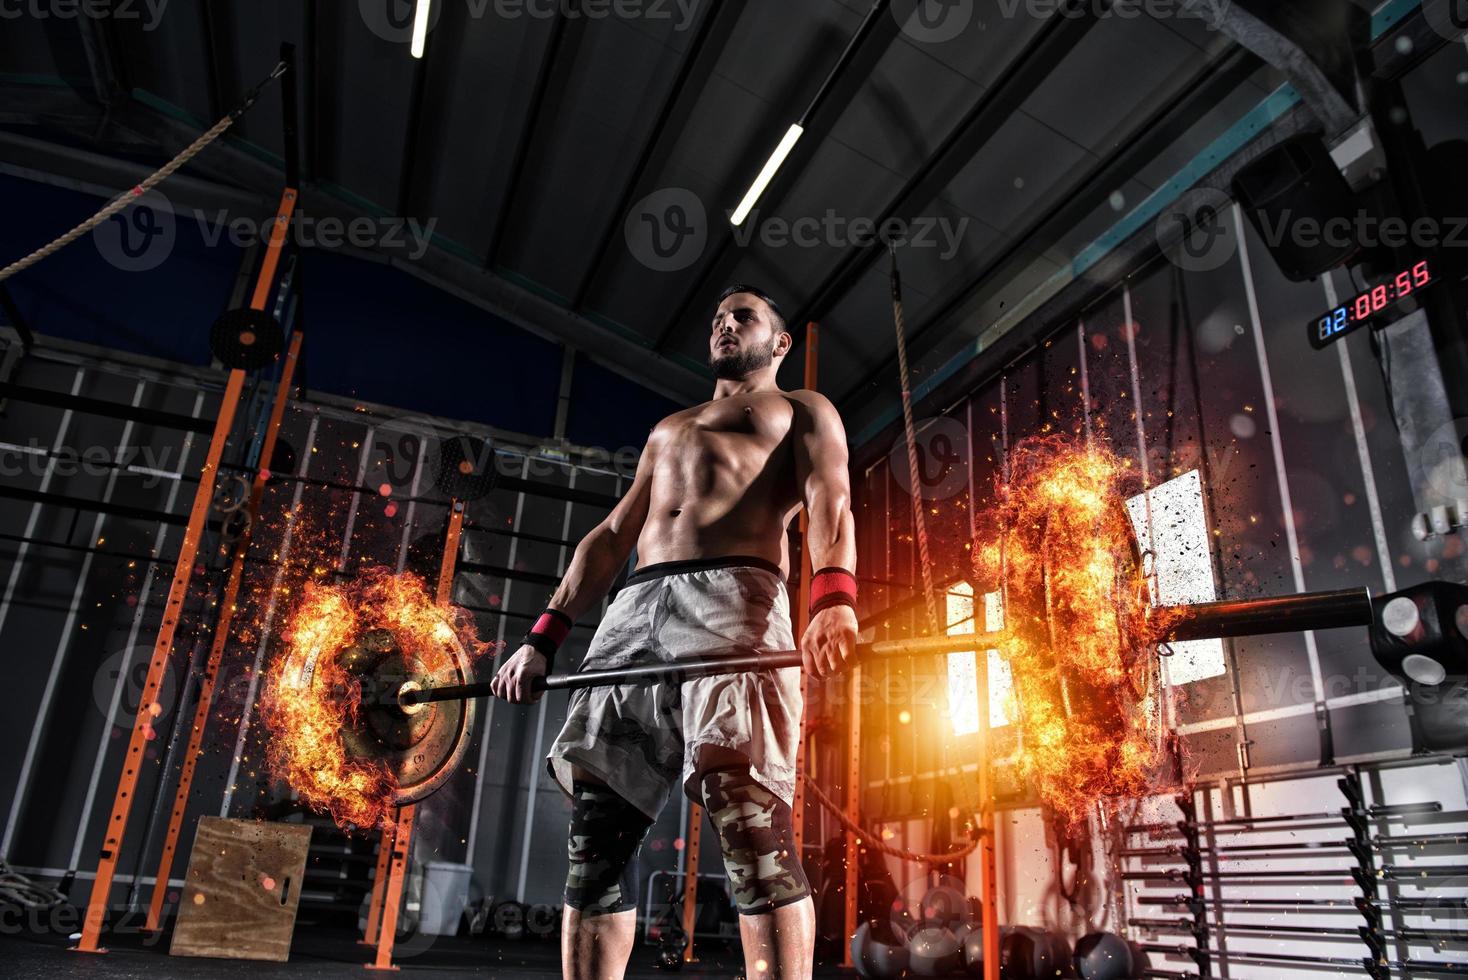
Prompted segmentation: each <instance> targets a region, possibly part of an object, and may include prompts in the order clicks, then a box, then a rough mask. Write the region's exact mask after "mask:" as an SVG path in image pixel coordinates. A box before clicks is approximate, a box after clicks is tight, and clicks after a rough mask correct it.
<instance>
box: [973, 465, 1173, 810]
mask: <svg viewBox="0 0 1468 980" xmlns="http://www.w3.org/2000/svg"><path fill="white" fill-rule="evenodd" d="M1128 476H1130V474H1129V472H1128V469H1127V466H1126V464H1125V462H1124V461H1123V460H1121V459H1120V458H1118V457H1116V456H1114V455H1112V454H1111V453H1110V452H1108V451H1106V450H1103V449H1100V448H1096V447H1088V446H1078V445H1076V444H1074V443H1073V442H1071V441H1069V440H1067V439H1064V438H1061V437H1057V436H1043V437H1036V438H1033V439H1028V440H1025V441H1024V442H1022V443H1020V444H1019V445H1018V446H1016V447H1015V449H1014V451H1013V454H1012V456H1011V476H1010V480H1009V483H1008V485H1007V486H1001V487H1000V492H999V508H998V513H997V515H996V516H997V529H998V534H997V535H996V536H995V538H994V539H993V540H991V541H988V542H982V543H980V544H979V545H978V546H977V547H976V550H975V566H976V569H977V571H978V572H979V574H980V578H981V579H984V578H988V579H989V580H990V581H998V582H1000V583H1002V586H1001V587H1002V590H1003V593H1004V608H1005V625H1006V632H1007V636H1006V640H1005V642H1004V643H1003V644H1002V645H1001V647H1000V653H1001V654H1002V655H1003V656H1004V657H1005V658H1006V660H1007V661H1008V662H1009V666H1010V670H1011V671H1012V673H1013V678H1014V687H1013V701H1014V703H1013V705H1012V709H1013V713H1014V714H1015V715H1017V716H1018V717H1019V718H1020V719H1021V723H1022V735H1023V738H1022V744H1021V748H1020V750H1019V763H1020V765H1021V767H1022V770H1023V772H1024V774H1025V776H1026V779H1027V780H1028V781H1031V782H1033V783H1034V785H1036V786H1037V787H1038V789H1039V793H1040V796H1041V798H1042V799H1043V800H1044V801H1045V802H1046V803H1047V804H1049V805H1050V806H1051V807H1053V808H1054V809H1055V810H1056V811H1057V812H1058V813H1059V814H1061V815H1062V816H1065V817H1066V818H1068V819H1075V818H1077V817H1080V816H1081V815H1082V814H1083V813H1084V811H1085V809H1086V808H1087V807H1088V806H1090V805H1092V804H1093V803H1095V802H1096V801H1097V800H1100V799H1102V798H1103V797H1112V796H1136V795H1141V794H1143V793H1144V792H1146V790H1147V786H1148V783H1149V777H1150V775H1151V773H1152V772H1153V770H1154V767H1155V763H1156V761H1157V754H1158V753H1157V746H1158V744H1159V740H1158V735H1159V731H1158V721H1157V719H1156V718H1155V704H1154V703H1151V702H1153V701H1154V700H1155V693H1156V692H1155V687H1154V684H1153V681H1152V677H1153V672H1154V671H1155V664H1156V659H1155V658H1156V651H1155V649H1154V647H1153V645H1152V643H1151V641H1150V639H1149V636H1150V633H1149V629H1148V623H1147V609H1148V602H1147V598H1146V590H1145V587H1144V586H1145V584H1144V582H1143V580H1142V578H1141V574H1140V559H1139V556H1138V552H1137V546H1136V543H1135V540H1134V537H1133V532H1132V527H1131V524H1130V521H1129V518H1128V516H1127V512H1126V509H1125V506H1124V503H1125V501H1124V496H1123V492H1122V487H1123V484H1124V482H1125V480H1126V478H1127V477H1128ZM985 573H987V575H986V574H985Z"/></svg>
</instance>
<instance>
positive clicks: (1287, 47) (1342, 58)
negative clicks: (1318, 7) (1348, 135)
mask: <svg viewBox="0 0 1468 980" xmlns="http://www.w3.org/2000/svg"><path fill="white" fill-rule="evenodd" d="M1182 3H1183V6H1184V7H1186V8H1188V9H1189V10H1193V11H1194V12H1197V13H1200V14H1201V15H1202V16H1208V15H1210V13H1213V11H1212V9H1211V8H1212V7H1213V6H1216V4H1214V3H1211V2H1210V0H1182ZM1254 6H1255V7H1257V9H1258V13H1257V14H1256V13H1253V12H1250V11H1249V10H1247V9H1245V7H1244V4H1243V2H1239V3H1230V4H1225V5H1224V7H1223V9H1222V10H1221V11H1219V12H1217V13H1213V15H1214V16H1216V17H1218V29H1219V30H1221V31H1223V33H1225V34H1226V35H1228V36H1229V37H1231V38H1233V39H1234V41H1236V42H1238V43H1239V44H1240V45H1242V46H1244V47H1246V48H1248V49H1249V50H1250V51H1253V52H1254V53H1255V54H1257V55H1258V56H1259V57H1260V58H1262V59H1264V60H1265V61H1267V62H1268V63H1269V64H1271V65H1273V66H1274V67H1275V68H1277V69H1279V70H1280V71H1281V72H1283V73H1284V75H1285V77H1286V78H1288V79H1289V80H1290V84H1291V85H1293V86H1294V87H1295V90H1296V91H1297V92H1299V93H1300V96H1301V98H1303V99H1304V100H1305V104H1306V105H1307V106H1309V107H1310V111H1311V112H1312V113H1314V114H1315V116H1316V118H1318V119H1319V120H1320V122H1321V123H1322V125H1324V126H1325V135H1326V137H1327V138H1330V137H1333V136H1335V135H1337V134H1338V133H1342V132H1344V131H1345V130H1346V129H1348V128H1350V127H1351V126H1352V125H1353V124H1354V123H1355V122H1356V120H1357V119H1358V118H1360V116H1361V109H1360V108H1358V107H1356V106H1353V105H1351V104H1350V103H1348V102H1347V98H1346V95H1345V94H1343V93H1342V91H1341V89H1340V88H1338V87H1337V83H1336V82H1335V81H1332V79H1331V77H1330V76H1329V75H1327V74H1326V71H1325V70H1324V69H1323V68H1322V67H1321V65H1320V64H1319V63H1318V62H1317V61H1316V60H1315V57H1313V56H1312V52H1309V51H1306V50H1305V48H1304V47H1302V45H1301V43H1300V40H1299V39H1298V38H1299V37H1300V35H1301V27H1302V26H1304V25H1308V24H1309V23H1310V21H1311V20H1329V19H1330V18H1328V17H1321V16H1317V17H1315V18H1310V19H1307V20H1305V21H1301V20H1300V19H1298V18H1297V17H1295V18H1292V17H1291V16H1290V13H1289V8H1290V7H1291V5H1290V4H1278V3H1255V4H1254ZM1329 6H1330V7H1332V8H1335V9H1336V10H1339V11H1341V12H1342V13H1346V14H1350V15H1351V16H1349V17H1347V18H1343V20H1342V23H1343V25H1344V26H1345V27H1346V29H1345V30H1342V31H1339V32H1334V33H1331V34H1327V33H1325V32H1316V31H1314V29H1313V27H1312V28H1311V33H1310V41H1311V42H1312V47H1313V48H1314V49H1315V51H1314V54H1318V55H1320V56H1321V57H1329V58H1330V60H1331V61H1333V62H1335V63H1336V64H1335V66H1334V67H1336V69H1337V70H1336V72H1335V74H1336V76H1337V78H1338V79H1339V80H1340V81H1342V82H1349V83H1350V86H1349V87H1354V83H1355V81H1356V73H1355V71H1354V70H1353V56H1352V54H1351V51H1352V43H1353V40H1359V41H1361V42H1362V43H1365V42H1367V41H1369V35H1370V27H1371V16H1370V14H1368V13H1367V12H1366V11H1364V10H1361V9H1359V8H1356V7H1354V6H1352V5H1351V4H1349V3H1339V2H1336V0H1330V2H1329ZM1322 12H1323V8H1322ZM1362 32H1364V34H1365V36H1359V35H1361V34H1362ZM1353 33H1354V34H1357V35H1358V37H1357V38H1355V39H1353V38H1352V37H1351V35H1352V34H1353ZM1342 66H1343V67H1344V71H1342V70H1341V68H1342ZM1354 94H1355V93H1354V92H1352V93H1351V95H1352V97H1353V101H1354Z"/></svg>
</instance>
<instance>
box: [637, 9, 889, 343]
mask: <svg viewBox="0 0 1468 980" xmlns="http://www.w3.org/2000/svg"><path fill="white" fill-rule="evenodd" d="M888 6H889V4H888V3H887V2H886V0H877V2H875V3H873V4H872V6H871V8H870V10H869V11H868V12H867V15H866V17H865V19H864V20H863V21H862V22H861V25H860V26H859V27H858V28H857V32H856V34H855V35H853V36H852V38H851V40H850V41H849V42H848V44H847V46H846V49H845V50H844V51H843V52H842V54H841V57H840V58H839V59H838V60H837V62H836V64H835V66H834V67H833V69H832V71H831V72H830V73H828V74H827V76H826V78H825V80H824V81H823V82H822V83H821V87H820V89H819V91H818V92H817V94H816V97H815V99H813V100H812V102H811V105H810V107H809V108H807V109H806V116H805V118H804V119H803V120H802V121H803V123H804V130H805V131H804V134H803V135H802V136H801V138H800V142H798V143H796V144H795V147H794V149H792V150H791V151H790V155H789V156H788V157H786V159H785V162H784V165H783V166H781V167H780V170H779V172H778V173H776V174H775V177H774V179H773V180H772V181H770V184H769V186H768V187H766V188H765V192H764V194H762V195H761V196H760V200H759V202H758V203H759V209H760V210H765V211H773V210H775V209H776V208H778V207H779V206H780V202H781V201H782V200H783V199H784V197H785V195H786V194H788V193H789V192H790V189H791V188H792V187H794V186H795V183H796V181H797V180H799V178H800V175H801V174H802V173H803V172H804V171H805V169H806V168H807V167H808V166H809V165H810V161H811V159H812V158H813V157H814V155H815V153H816V151H817V150H819V149H820V146H821V144H822V143H824V142H825V141H826V137H827V136H829V135H830V133H831V129H832V128H833V127H834V126H835V124H836V120H837V119H839V118H840V116H841V113H842V112H844V111H845V110H846V107H847V106H848V105H850V104H851V102H852V100H853V99H855V97H856V95H857V93H858V91H860V89H861V88H862V86H864V85H866V84H867V82H868V81H870V79H871V75H872V72H873V71H874V70H875V69H876V66H877V64H878V63H879V62H880V61H881V60H882V56H883V55H885V54H886V53H887V50H888V49H889V48H890V47H891V46H892V43H893V41H895V40H896V39H897V36H898V34H899V33H901V25H900V24H899V22H898V17H897V16H895V15H892V14H891V13H890V12H889V10H888ZM792 121H793V120H786V121H778V120H777V122H779V131H778V132H777V133H775V134H774V135H775V137H776V139H778V138H779V137H780V136H783V135H784V133H785V130H786V129H787V128H788V126H789V123H790V122H792ZM774 146H775V143H774V141H771V142H770V143H769V145H768V146H766V147H760V148H758V149H757V150H756V152H757V153H758V158H757V159H756V160H754V161H753V164H754V165H753V166H751V167H750V168H749V173H748V174H747V175H746V179H745V180H744V183H743V185H741V187H740V188H739V192H742V191H743V189H744V188H747V187H748V186H749V184H750V183H751V178H752V177H753V175H754V174H755V173H758V171H759V168H760V167H761V166H763V164H764V162H765V160H766V158H767V154H768V152H769V150H770V149H773V148H774ZM719 224H720V226H721V227H720V231H719V233H718V235H717V237H718V244H716V245H715V246H714V247H713V248H712V249H711V250H710V254H709V256H708V258H706V259H704V261H703V262H702V264H701V265H700V267H699V270H698V272H697V273H696V274H695V275H694V276H693V279H692V284H691V285H690V287H689V289H688V291H687V292H686V293H685V294H684V296H683V300H682V302H680V303H679V304H678V306H677V308H676V309H675V310H674V311H673V314H672V316H670V317H669V318H668V319H667V321H666V322H664V324H663V326H662V328H661V329H660V330H659V331H658V336H657V340H656V341H655V342H654V344H653V350H655V351H661V350H663V349H664V348H665V347H666V346H667V344H668V340H669V339H670V338H671V337H672V336H673V333H674V331H676V330H677V329H678V328H679V326H680V325H682V324H684V323H685V319H684V318H685V317H686V316H688V314H689V311H690V310H691V309H692V308H693V306H694V305H695V304H696V303H701V302H704V301H706V300H707V298H708V288H709V287H708V285H707V284H708V282H709V280H710V279H719V280H722V279H724V278H726V277H727V276H729V275H730V274H731V272H732V270H733V268H734V267H735V266H736V265H737V264H738V261H739V255H738V254H737V253H736V254H734V255H732V256H731V255H730V247H731V246H732V245H733V243H734V226H733V225H731V224H729V222H728V221H722V222H720V223H719ZM711 237H713V235H712V234H711ZM791 322H792V323H797V322H800V321H795V320H792V321H791Z"/></svg>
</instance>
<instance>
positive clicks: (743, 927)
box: [739, 898, 816, 980]
mask: <svg viewBox="0 0 1468 980" xmlns="http://www.w3.org/2000/svg"><path fill="white" fill-rule="evenodd" d="M739 939H740V941H741V942H742V943H743V944H744V975H745V976H746V977H748V978H749V980H810V975H811V963H812V961H813V960H814V958H815V942H816V910H815V903H814V902H812V901H811V900H810V899H809V898H804V899H801V900H800V901H798V902H791V903H790V904H789V905H782V906H780V907H779V908H777V909H775V910H774V911H773V912H766V913H764V914H763V915H741V916H740V917H739Z"/></svg>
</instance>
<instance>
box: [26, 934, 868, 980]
mask: <svg viewBox="0 0 1468 980" xmlns="http://www.w3.org/2000/svg"><path fill="white" fill-rule="evenodd" d="M357 938H358V937H357V935H356V934H355V933H352V932H348V931H346V930H341V929H322V928H315V929H297V930H296V934H295V941H294V942H293V943H292V945H291V958H290V960H289V962H286V963H262V962H259V961H252V960H223V959H198V958H192V957H182V956H168V955H167V949H168V935H167V934H165V935H164V936H163V938H162V940H161V941H159V940H155V941H153V942H152V943H150V944H147V945H144V944H143V943H142V942H141V941H137V940H136V937H120V938H118V939H115V940H113V939H110V940H109V946H108V950H109V951H108V952H107V954H106V955H102V956H91V955H84V954H81V953H73V952H71V951H70V949H69V947H70V946H71V945H72V943H71V941H70V940H68V939H67V938H66V937H64V936H54V935H52V936H40V935H34V934H24V933H21V934H17V933H14V932H13V931H11V930H7V931H5V932H4V933H3V934H0V964H3V966H0V975H3V976H5V977H6V978H7V980H51V978H53V977H57V976H68V977H88V978H94V980H134V978H136V980H144V978H146V980H156V978H157V977H159V976H167V977H168V978H170V980H232V978H242V980H243V978H249V980H272V978H275V977H290V978H292V980H336V978H342V980H346V978H351V980H362V977H364V976H371V974H369V973H365V972H364V971H363V964H364V963H366V962H367V960H368V959H369V956H368V955H367V949H366V947H364V946H360V945H357V942H356V940H357ZM419 943H421V939H414V940H412V941H411V943H410V945H409V947H408V948H405V949H404V950H403V951H402V952H403V953H406V954H407V955H398V956H397V957H395V962H396V963H397V965H398V967H399V970H400V974H399V975H400V976H402V977H408V976H411V975H412V974H414V973H418V974H420V975H422V976H425V977H426V976H432V977H434V978H441V977H515V978H517V980H518V978H521V977H559V976H560V975H561V964H560V946H559V944H558V943H554V942H511V941H506V940H498V939H471V938H461V937H455V936H442V937H438V938H436V939H435V940H434V941H433V944H432V946H431V947H429V948H428V949H425V950H422V951H421V952H417V953H412V952H411V948H412V947H413V946H416V945H417V944H419ZM655 952H656V951H655V949H654V948H653V947H651V946H646V945H643V944H641V943H639V944H638V945H637V946H635V947H634V948H633V951H632V962H631V964H630V965H629V967H628V970H627V978H628V980H647V978H652V977H666V976H670V975H671V974H669V972H668V971H665V970H660V969H658V968H657V967H656V966H655V965H654V962H653V957H654V955H655ZM704 954H705V958H704V960H703V961H702V962H701V963H697V964H693V965H691V966H689V967H687V968H686V969H684V970H681V971H679V972H678V974H677V975H678V976H680V977H686V978H688V980H714V978H719V980H724V978H729V977H736V976H739V975H740V970H741V957H740V954H739V952H738V950H737V949H734V948H733V947H731V946H727V945H718V944H712V945H708V946H706V947H705V951H704ZM815 976H816V977H818V978H819V977H854V976H856V973H855V972H854V971H852V970H843V969H839V968H834V967H821V968H817V969H816V972H815Z"/></svg>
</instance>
